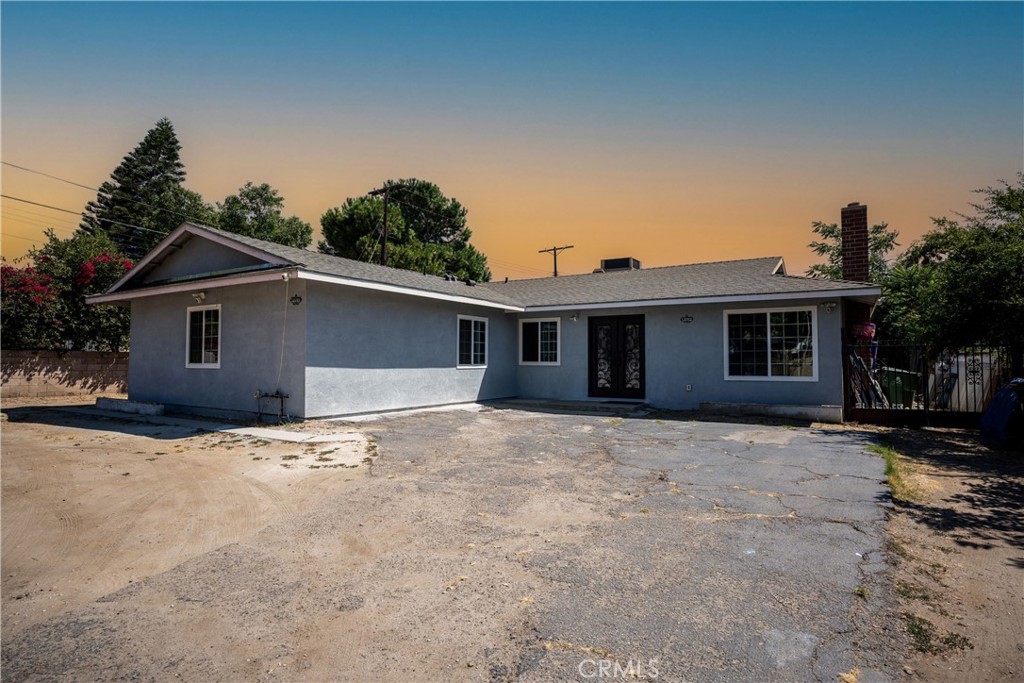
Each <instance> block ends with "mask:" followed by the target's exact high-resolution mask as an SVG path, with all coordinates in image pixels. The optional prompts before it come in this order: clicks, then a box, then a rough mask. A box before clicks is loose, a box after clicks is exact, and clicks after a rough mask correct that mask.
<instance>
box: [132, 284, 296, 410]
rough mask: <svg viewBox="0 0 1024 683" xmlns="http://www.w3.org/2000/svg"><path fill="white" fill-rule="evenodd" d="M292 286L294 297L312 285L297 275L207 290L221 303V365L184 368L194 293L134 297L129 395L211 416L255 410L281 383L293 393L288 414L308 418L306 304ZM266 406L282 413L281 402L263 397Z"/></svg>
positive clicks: (214, 301)
mask: <svg viewBox="0 0 1024 683" xmlns="http://www.w3.org/2000/svg"><path fill="white" fill-rule="evenodd" d="M286 286H287V296H288V297H290V296H292V295H293V294H298V295H299V296H301V297H303V299H305V297H306V286H305V283H304V282H303V281H301V280H300V281H296V280H295V279H292V280H291V281H289V282H288V283H287V284H286V283H285V282H284V281H283V280H275V281H272V282H262V283H255V284H248V285H237V286H232V287H218V288H206V289H204V291H205V292H206V300H205V301H204V302H203V304H204V305H209V304H220V305H221V314H220V315H221V342H220V368H217V369H212V368H202V369H200V368H187V367H185V335H186V328H187V323H186V320H187V318H186V316H187V310H188V307H189V306H194V305H195V301H193V299H192V294H191V293H190V292H182V293H177V294H167V295H163V296H156V297H151V298H144V299H136V300H134V301H132V304H131V306H132V325H131V347H130V351H131V352H130V354H129V360H128V398H129V399H131V400H135V401H151V402H156V403H164V404H167V405H168V406H170V407H172V408H177V409H179V410H186V411H189V410H192V411H196V412H202V413H205V414H211V415H218V414H220V415H225V416H249V415H254V414H255V413H256V410H257V404H256V399H255V398H254V394H255V393H256V391H257V390H262V391H265V392H267V393H273V392H274V391H275V390H276V389H278V388H279V389H280V390H281V392H282V393H286V394H289V395H290V398H289V399H287V401H286V402H285V411H286V413H287V414H290V415H292V416H296V417H302V416H303V412H304V408H305V396H304V393H305V392H304V389H305V387H304V365H305V339H304V336H305V327H306V319H305V316H306V307H305V305H304V304H300V305H298V306H293V305H291V304H290V303H288V302H287V300H286V296H285V291H286V290H285V288H286ZM198 289H202V287H197V290H198ZM282 330H283V351H284V352H283V355H282ZM282 358H283V362H282ZM279 373H280V381H278V374H279ZM263 410H264V412H266V413H271V414H274V415H276V414H277V411H278V402H277V401H269V400H268V401H264V402H263Z"/></svg>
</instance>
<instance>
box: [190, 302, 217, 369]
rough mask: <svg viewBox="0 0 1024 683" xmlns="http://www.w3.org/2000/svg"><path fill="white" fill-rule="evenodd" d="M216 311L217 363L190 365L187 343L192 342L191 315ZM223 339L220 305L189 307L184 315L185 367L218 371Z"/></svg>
mask: <svg viewBox="0 0 1024 683" xmlns="http://www.w3.org/2000/svg"><path fill="white" fill-rule="evenodd" d="M212 310H216V311H217V362H216V363H190V362H189V360H188V358H189V355H188V352H189V343H190V342H191V340H192V336H191V333H192V329H191V325H192V314H193V313H196V312H198V311H212ZM223 339H224V315H223V313H221V310H220V304H206V305H205V306H189V307H188V308H187V309H186V313H185V367H186V368H198V369H205V370H218V369H220V353H221V342H222V341H223Z"/></svg>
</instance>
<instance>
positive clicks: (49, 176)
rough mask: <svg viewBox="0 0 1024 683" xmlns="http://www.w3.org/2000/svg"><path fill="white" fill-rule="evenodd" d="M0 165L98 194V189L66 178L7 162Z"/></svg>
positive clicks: (1, 162) (0, 162)
mask: <svg viewBox="0 0 1024 683" xmlns="http://www.w3.org/2000/svg"><path fill="white" fill-rule="evenodd" d="M0 164H3V165H4V166H10V167H11V168H16V169H18V170H19V171H26V172H28V173H35V174H36V175H41V176H44V177H46V178H53V179H54V180H59V181H60V182H62V183H67V184H68V185H74V186H75V187H80V188H82V189H84V190H92V191H93V192H100V189H99V188H96V187H89V186H88V185H83V184H82V183H76V182H75V181H73V180H68V179H67V178H61V177H59V176H55V175H51V174H49V173H44V172H43V171H37V170H35V169H34V168H28V167H25V166H19V165H18V164H12V163H11V162H9V161H0Z"/></svg>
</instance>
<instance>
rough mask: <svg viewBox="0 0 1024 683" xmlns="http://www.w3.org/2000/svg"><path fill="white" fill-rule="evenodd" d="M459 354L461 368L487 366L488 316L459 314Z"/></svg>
mask: <svg viewBox="0 0 1024 683" xmlns="http://www.w3.org/2000/svg"><path fill="white" fill-rule="evenodd" d="M458 354H459V355H458V359H459V362H458V366H459V367H460V368H479V367H486V366H487V318H477V317H474V316H470V315H460V316H459V349H458Z"/></svg>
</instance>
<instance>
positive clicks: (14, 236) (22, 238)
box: [0, 232, 40, 244]
mask: <svg viewBox="0 0 1024 683" xmlns="http://www.w3.org/2000/svg"><path fill="white" fill-rule="evenodd" d="M0 235H3V237H4V239H8V238H14V239H16V240H25V241H26V242H32V243H33V244H34V243H36V242H39V241H40V240H39V238H37V237H22V236H21V235H12V234H11V233H9V232H3V233H0Z"/></svg>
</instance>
